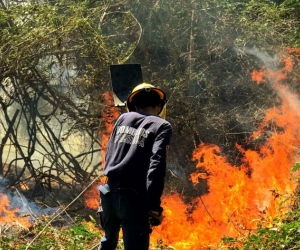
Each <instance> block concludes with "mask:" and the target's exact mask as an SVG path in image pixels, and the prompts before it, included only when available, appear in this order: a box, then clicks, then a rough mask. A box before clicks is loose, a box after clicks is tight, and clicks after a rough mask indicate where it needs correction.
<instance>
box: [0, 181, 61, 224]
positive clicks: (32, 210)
mask: <svg viewBox="0 0 300 250" xmlns="http://www.w3.org/2000/svg"><path fill="white" fill-rule="evenodd" d="M6 183H7V182H6V180H5V179H3V178H0V194H4V195H6V196H7V198H8V200H9V205H10V209H11V210H15V209H17V212H16V214H17V215H18V216H22V215H29V216H30V222H31V223H33V222H34V221H35V220H36V218H38V217H40V216H42V215H53V214H55V213H58V212H59V211H60V208H50V207H46V208H45V207H42V206H40V205H39V204H37V203H35V202H33V201H28V199H27V198H26V197H25V196H24V195H23V194H22V193H20V192H19V191H18V190H16V189H11V188H8V187H7V185H6ZM0 212H1V206H0Z"/></svg>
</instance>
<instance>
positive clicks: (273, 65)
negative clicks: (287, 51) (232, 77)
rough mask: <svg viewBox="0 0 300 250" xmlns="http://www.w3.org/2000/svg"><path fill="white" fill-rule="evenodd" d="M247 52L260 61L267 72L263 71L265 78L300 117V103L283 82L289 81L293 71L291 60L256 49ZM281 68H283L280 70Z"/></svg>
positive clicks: (247, 49) (246, 50)
mask: <svg viewBox="0 0 300 250" xmlns="http://www.w3.org/2000/svg"><path fill="white" fill-rule="evenodd" d="M245 52H246V53H248V54H251V55H254V56H256V57H257V58H258V59H260V60H261V61H262V62H263V63H264V65H265V68H266V69H265V70H264V71H263V74H264V77H266V78H267V79H268V81H269V84H270V85H271V87H272V88H273V89H274V90H275V91H276V92H277V94H278V96H279V97H280V98H281V99H282V101H283V102H285V103H287V104H288V105H289V107H290V108H291V109H292V110H294V111H295V112H297V114H298V116H300V111H299V107H300V101H299V98H298V96H297V95H296V94H294V93H293V91H292V90H290V89H289V88H288V86H286V85H283V82H284V81H286V79H288V73H290V72H291V71H292V68H293V63H292V62H291V60H289V59H281V60H280V57H279V55H278V54H275V55H273V56H272V55H270V54H268V53H267V52H266V51H262V50H260V49H258V48H256V47H254V48H252V49H250V48H246V49H245ZM280 66H283V67H282V68H280Z"/></svg>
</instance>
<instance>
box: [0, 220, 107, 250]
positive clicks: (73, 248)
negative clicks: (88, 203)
mask: <svg viewBox="0 0 300 250" xmlns="http://www.w3.org/2000/svg"><path fill="white" fill-rule="evenodd" d="M30 230H31V233H30V235H31V237H33V238H34V236H35V235H37V234H38V233H39V232H40V231H43V233H42V235H41V236H40V237H38V238H37V239H36V240H35V241H34V242H33V243H31V244H30V245H29V242H30V240H31V237H28V236H27V235H28V232H26V231H23V232H20V234H19V236H18V237H12V236H5V235H1V237H0V249H1V250H2V249H3V250H4V249H5V250H13V249H31V250H46V249H47V250H49V249H53V250H56V249H61V250H83V249H87V248H88V247H92V246H94V245H97V244H98V243H99V241H100V238H101V235H102V232H101V231H100V230H99V229H98V228H97V226H96V225H95V224H94V223H93V222H86V221H78V222H77V223H76V224H74V225H73V226H68V227H66V228H59V227H54V226H46V221H44V222H42V221H40V222H39V225H37V226H35V228H32V229H30Z"/></svg>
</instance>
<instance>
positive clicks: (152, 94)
mask: <svg viewBox="0 0 300 250" xmlns="http://www.w3.org/2000/svg"><path fill="white" fill-rule="evenodd" d="M132 103H133V104H134V105H136V106H137V107H139V108H141V109H143V108H146V107H152V108H154V107H156V106H158V105H159V104H163V100H161V99H160V97H159V94H158V93H157V92H156V91H153V90H149V91H148V90H141V91H140V92H139V93H138V94H136V95H135V96H134V97H133V98H132Z"/></svg>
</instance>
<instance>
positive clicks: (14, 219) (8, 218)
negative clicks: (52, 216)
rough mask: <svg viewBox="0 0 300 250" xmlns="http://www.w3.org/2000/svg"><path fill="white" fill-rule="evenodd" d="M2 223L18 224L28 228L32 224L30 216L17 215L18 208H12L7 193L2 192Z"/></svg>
mask: <svg viewBox="0 0 300 250" xmlns="http://www.w3.org/2000/svg"><path fill="white" fill-rule="evenodd" d="M0 204H1V207H0V215H1V216H0V224H2V225H6V224H8V225H16V226H22V227H25V228H28V227H30V226H31V223H30V221H29V218H28V217H24V218H21V217H20V216H18V215H17V213H18V212H19V209H18V208H14V209H13V208H11V206H10V201H9V199H8V197H7V195H5V194H3V193H0Z"/></svg>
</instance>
